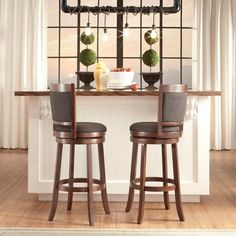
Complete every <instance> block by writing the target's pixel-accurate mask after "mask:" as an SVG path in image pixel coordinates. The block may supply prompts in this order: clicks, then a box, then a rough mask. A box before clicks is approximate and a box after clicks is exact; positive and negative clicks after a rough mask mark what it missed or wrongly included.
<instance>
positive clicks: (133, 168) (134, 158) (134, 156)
mask: <svg viewBox="0 0 236 236" xmlns="http://www.w3.org/2000/svg"><path fill="white" fill-rule="evenodd" d="M137 154H138V144H137V143H133V150H132V160H131V171H130V186H129V197H128V201H127V205H126V209H125V211H126V212H129V211H130V210H131V208H132V205H133V201H134V190H135V189H134V188H133V187H131V183H132V182H133V181H134V179H135V178H136V167H137Z"/></svg>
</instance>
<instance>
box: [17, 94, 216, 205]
mask: <svg viewBox="0 0 236 236" xmlns="http://www.w3.org/2000/svg"><path fill="white" fill-rule="evenodd" d="M15 95H16V96H28V97H29V113H28V116H29V130H28V132H29V136H28V138H29V151H28V192H29V193H38V194H39V199H41V200H47V199H50V195H51V193H52V186H53V177H54V163H55V158H56V142H55V138H54V137H53V132H52V120H51V113H50V101H49V91H16V92H15ZM211 96H220V92H219V91H192V90H189V91H188V105H187V112H186V116H185V123H184V132H183V137H182V138H181V139H180V142H179V165H180V179H181V189H182V195H183V201H192V202H198V201H200V196H201V195H206V194H209V184H210V180H209V160H210V159H209V149H210V97H211ZM16 99H17V98H16ZM157 104H158V91H145V90H140V91H136V92H132V91H130V90H124V91H123V90H122V91H118V90H115V91H96V90H91V91H83V90H78V91H77V120H78V121H94V122H101V123H103V124H104V125H106V127H107V135H106V142H105V144H104V148H105V162H106V175H107V189H108V194H109V200H127V194H128V187H129V174H130V163H131V149H132V143H131V142H130V141H129V126H130V125H131V124H132V123H134V122H139V121H156V120H157ZM93 148H97V147H96V146H95V145H94V147H93ZM85 151H86V150H85V147H84V146H80V145H77V147H76V154H75V157H76V158H75V175H79V176H86V162H85ZM139 151H140V150H139ZM147 151H148V158H147V175H151V176H154V175H161V174H162V172H161V150H160V147H159V146H158V147H157V146H156V145H154V146H152V145H149V146H148V150H147ZM170 155H171V152H170V148H169V147H168V157H169V156H170ZM97 159H98V158H97V152H96V151H95V150H94V152H93V173H94V176H95V177H98V174H99V172H98V160H97ZM168 160H169V165H168V169H169V170H168V172H169V176H170V177H172V164H171V163H172V162H171V158H168ZM68 163H69V147H66V146H65V148H64V150H63V165H62V177H67V176H68ZM170 193H171V192H170ZM148 195H149V196H147V200H154V199H155V200H158V198H159V197H160V199H162V198H161V197H162V196H157V195H156V194H155V195H154V194H153V193H150V194H148ZM80 198H81V197H80Z"/></svg>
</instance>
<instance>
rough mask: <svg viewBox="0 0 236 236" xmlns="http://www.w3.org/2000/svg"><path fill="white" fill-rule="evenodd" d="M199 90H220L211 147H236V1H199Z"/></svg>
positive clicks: (213, 113) (214, 100) (213, 114)
mask: <svg viewBox="0 0 236 236" xmlns="http://www.w3.org/2000/svg"><path fill="white" fill-rule="evenodd" d="M195 13H196V14H195V22H196V25H195V26H196V35H195V36H196V37H195V38H196V45H195V59H196V60H195V62H196V65H195V68H194V69H195V73H194V74H195V79H194V81H193V87H194V88H195V89H200V90H201V89H203V90H204V89H209V90H220V91H221V93H222V95H221V97H214V98H212V99H211V101H212V102H211V105H212V106H211V148H212V149H216V150H220V149H231V148H235V147H236V145H235V144H236V134H235V131H234V130H235V129H236V100H235V98H236V97H235V91H236V83H235V80H236V77H235V71H236V69H235V68H236V60H235V58H236V46H235V42H236V39H235V37H236V33H235V32H236V0H195Z"/></svg>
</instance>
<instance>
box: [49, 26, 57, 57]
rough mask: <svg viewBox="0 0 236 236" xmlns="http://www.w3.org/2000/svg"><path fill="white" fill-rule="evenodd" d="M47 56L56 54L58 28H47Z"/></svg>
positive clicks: (55, 55)
mask: <svg viewBox="0 0 236 236" xmlns="http://www.w3.org/2000/svg"><path fill="white" fill-rule="evenodd" d="M48 56H49V57H57V56H58V29H48Z"/></svg>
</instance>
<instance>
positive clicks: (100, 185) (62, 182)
mask: <svg viewBox="0 0 236 236" xmlns="http://www.w3.org/2000/svg"><path fill="white" fill-rule="evenodd" d="M50 91H51V92H69V93H70V95H71V109H70V110H71V117H72V120H71V122H59V121H55V120H53V126H57V125H60V126H69V127H71V132H62V131H56V130H55V129H54V131H53V135H54V136H55V137H56V142H57V157H56V167H55V177H54V186H53V196H52V205H51V211H50V214H49V218H48V220H49V221H52V220H53V219H54V216H55V213H56V208H57V203H58V195H59V190H61V191H65V192H68V200H67V210H68V211H70V210H71V208H72V201H73V193H74V192H87V193H88V195H87V200H88V216H89V224H90V225H91V226H92V225H94V212H93V211H94V206H93V192H94V191H98V190H101V196H102V203H103V207H104V210H105V213H106V214H110V210H109V205H108V199H107V190H106V175H105V163H104V150H103V142H104V141H105V132H78V131H77V130H76V129H77V126H76V90H75V86H74V84H52V85H51V86H50ZM63 144H69V145H70V160H69V178H68V179H60V172H61V160H62V148H63ZM77 144H83V145H86V150H87V178H74V154H75V145H77ZM92 144H97V145H98V157H99V169H100V179H93V177H92V151H91V145H92ZM74 183H87V187H74Z"/></svg>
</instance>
